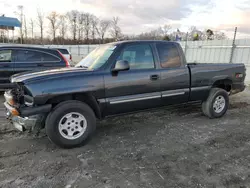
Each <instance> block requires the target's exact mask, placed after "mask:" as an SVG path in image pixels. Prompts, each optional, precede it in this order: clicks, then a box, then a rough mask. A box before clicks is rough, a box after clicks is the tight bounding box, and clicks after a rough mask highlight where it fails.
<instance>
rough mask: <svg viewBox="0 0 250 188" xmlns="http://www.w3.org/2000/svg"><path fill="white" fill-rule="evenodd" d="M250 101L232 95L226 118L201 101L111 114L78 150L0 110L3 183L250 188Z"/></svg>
mask: <svg viewBox="0 0 250 188" xmlns="http://www.w3.org/2000/svg"><path fill="white" fill-rule="evenodd" d="M249 99H250V90H249V89H247V90H246V91H245V92H243V93H241V94H238V95H235V96H233V97H231V105H230V110H229V111H228V113H227V114H226V115H225V116H224V117H223V118H221V119H213V120H210V119H208V118H206V117H205V116H203V115H202V113H201V109H200V107H199V106H198V107H197V106H190V107H183V108H175V109H171V110H169V109H168V110H167V109H162V110H158V111H155V112H147V113H145V112H144V113H139V114H135V115H129V116H123V117H118V118H112V119H106V120H105V121H102V122H99V123H98V124H99V126H98V129H97V132H96V134H95V136H94V137H93V139H91V140H90V141H89V142H88V144H86V145H85V146H83V147H81V148H76V149H71V150H65V149H60V148H57V147H56V146H55V145H53V144H52V143H50V141H49V140H48V139H47V137H46V135H45V133H41V134H40V135H39V136H38V137H35V136H33V135H32V134H30V133H19V132H17V131H15V130H14V129H13V128H12V127H11V126H10V125H9V124H8V123H7V122H6V121H5V120H4V118H3V113H4V111H3V109H0V117H1V118H0V123H1V127H0V187H3V188H5V187H11V188H12V187H15V188H16V187H21V188H28V187H32V188H49V187H53V188H54V187H56V188H57V187H58V188H74V187H79V188H87V187H91V188H99V187H100V188H102V187H104V188H109V187H111V188H113V187H114V188H123V187H124V188H125V187H127V188H132V187H136V188H137V187H142V188H148V187H149V188H156V187H171V188H172V187H185V188H186V187H233V188H237V187H239V188H245V187H250V163H249V162H250V124H249V123H250V106H249V104H248V103H250V100H249ZM2 101H3V99H2V98H1V99H0V102H2Z"/></svg>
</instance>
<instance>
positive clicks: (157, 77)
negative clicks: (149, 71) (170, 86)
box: [150, 74, 159, 80]
mask: <svg viewBox="0 0 250 188" xmlns="http://www.w3.org/2000/svg"><path fill="white" fill-rule="evenodd" d="M158 79H159V75H157V74H155V75H151V76H150V80H158Z"/></svg>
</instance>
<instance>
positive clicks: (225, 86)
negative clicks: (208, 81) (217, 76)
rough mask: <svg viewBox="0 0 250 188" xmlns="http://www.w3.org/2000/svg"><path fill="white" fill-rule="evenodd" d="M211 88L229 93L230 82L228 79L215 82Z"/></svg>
mask: <svg viewBox="0 0 250 188" xmlns="http://www.w3.org/2000/svg"><path fill="white" fill-rule="evenodd" d="M212 87H217V88H221V89H224V90H226V91H227V92H229V91H231V89H232V80H229V79H224V80H217V81H216V82H214V84H213V86H212Z"/></svg>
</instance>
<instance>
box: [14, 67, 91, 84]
mask: <svg viewBox="0 0 250 188" xmlns="http://www.w3.org/2000/svg"><path fill="white" fill-rule="evenodd" d="M90 71H92V70H87V69H84V68H60V69H52V70H44V71H32V72H24V73H19V74H15V75H13V76H12V77H11V78H10V80H11V82H12V83H13V82H23V83H27V82H33V81H38V80H44V79H45V80H46V79H51V78H54V77H63V78H66V77H68V76H71V75H75V74H77V73H81V72H90Z"/></svg>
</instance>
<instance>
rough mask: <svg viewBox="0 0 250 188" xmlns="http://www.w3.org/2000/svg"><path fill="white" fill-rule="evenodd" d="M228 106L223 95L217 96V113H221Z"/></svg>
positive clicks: (215, 104) (215, 110)
mask: <svg viewBox="0 0 250 188" xmlns="http://www.w3.org/2000/svg"><path fill="white" fill-rule="evenodd" d="M225 106H226V100H225V98H224V97H223V96H222V95H219V96H217V97H216V99H215V101H214V104H213V109H214V112H215V113H221V112H222V111H223V110H224V108H225Z"/></svg>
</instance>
